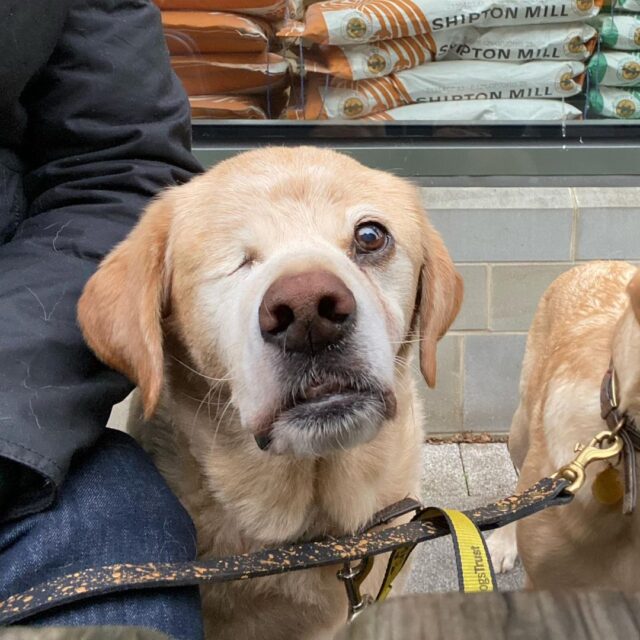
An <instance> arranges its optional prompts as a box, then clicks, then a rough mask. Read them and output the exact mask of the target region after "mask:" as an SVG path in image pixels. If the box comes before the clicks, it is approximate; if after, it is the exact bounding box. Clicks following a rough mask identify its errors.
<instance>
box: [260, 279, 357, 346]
mask: <svg viewBox="0 0 640 640" xmlns="http://www.w3.org/2000/svg"><path fill="white" fill-rule="evenodd" d="M355 314H356V300H355V298H354V297H353V293H351V291H350V289H349V288H348V287H347V285H346V284H345V283H344V282H343V281H342V280H341V279H340V278H338V276H336V275H334V274H333V273H329V272H328V271H307V272H303V273H297V274H294V275H287V276H282V277H280V278H278V279H277V280H276V281H275V282H274V283H273V284H272V285H271V286H270V287H269V289H268V290H267V292H266V293H265V295H264V298H263V299H262V303H261V304H260V310H259V314H258V318H259V322H260V331H261V332H262V337H263V339H264V340H265V342H268V343H271V344H275V345H276V346H278V347H279V348H281V349H282V350H284V351H291V352H306V353H314V352H317V351H320V350H322V349H325V348H326V347H328V346H330V345H332V344H335V343H337V342H339V341H340V340H341V339H342V338H343V337H344V336H345V335H347V333H348V332H349V331H350V330H351V328H352V327H353V325H354V320H355Z"/></svg>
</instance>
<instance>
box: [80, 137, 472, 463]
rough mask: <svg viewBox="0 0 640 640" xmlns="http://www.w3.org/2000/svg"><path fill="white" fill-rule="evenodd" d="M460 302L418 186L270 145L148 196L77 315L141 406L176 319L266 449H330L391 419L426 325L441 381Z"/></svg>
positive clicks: (429, 366)
mask: <svg viewBox="0 0 640 640" xmlns="http://www.w3.org/2000/svg"><path fill="white" fill-rule="evenodd" d="M461 299H462V282H461V279H460V277H459V275H458V274H457V273H456V271H455V270H454V267H453V264H452V262H451V259H450V257H449V254H448V253H447V251H446V249H445V247H444V245H443V243H442V240H441V239H440V236H439V235H438V234H437V233H436V232H435V231H434V230H433V228H432V227H431V226H430V224H429V223H428V221H427V219H426V217H425V213H424V210H423V207H422V204H421V200H420V195H419V192H418V190H417V189H416V188H415V187H413V186H411V185H410V184H409V183H407V182H406V181H404V180H402V179H399V178H396V177H394V176H391V175H389V174H386V173H383V172H379V171H374V170H371V169H368V168H365V167H364V166H362V165H360V164H359V163H357V162H356V161H354V160H352V159H350V158H348V157H346V156H344V155H340V154H337V153H334V152H332V151H327V150H322V149H317V148H269V149H263V150H259V151H252V152H249V153H245V154H241V155H238V156H236V157H235V158H233V159H231V160H228V161H226V162H223V163H221V164H219V165H217V166H216V167H215V168H214V169H212V170H211V171H209V172H207V173H205V174H203V175H202V176H199V177H197V178H195V179H194V180H192V181H191V182H189V183H188V184H186V185H183V186H180V187H176V188H174V189H171V190H169V191H167V192H165V193H164V194H163V195H161V196H160V197H159V198H158V199H157V200H156V201H155V202H153V203H152V204H151V205H150V206H149V208H148V210H147V211H146V212H145V214H144V215H143V217H142V219H141V220H140V222H139V224H138V225H137V226H136V227H135V229H134V230H133V231H132V232H131V233H130V235H129V236H128V237H127V239H126V240H124V242H122V243H121V244H120V245H119V246H118V247H116V249H115V250H114V251H113V252H112V253H111V254H110V255H109V256H108V257H107V258H106V259H105V261H104V262H103V264H102V265H101V266H100V268H99V270H98V271H97V273H96V274H95V275H94V276H93V277H92V278H91V280H90V281H89V283H88V285H87V287H86V289H85V291H84V293H83V295H82V298H81V300H80V303H79V319H80V324H81V326H82V329H83V331H84V334H85V337H86V339H87V341H88V343H89V345H90V346H91V347H92V348H93V350H94V351H95V352H96V354H97V355H98V356H99V357H100V358H101V359H102V360H103V361H104V362H106V363H107V364H108V365H110V366H112V367H113V368H115V369H117V370H119V371H121V372H123V373H124V374H126V375H127V376H128V377H129V378H130V379H131V380H133V381H134V382H135V383H136V384H137V385H138V387H139V389H140V391H141V394H142V398H143V402H144V407H145V412H146V415H147V416H150V415H151V414H152V413H153V411H154V409H155V407H156V404H157V402H158V399H159V396H160V393H161V391H162V388H163V379H164V367H165V353H164V349H163V342H164V340H163V338H164V326H165V324H166V323H168V322H170V324H171V327H172V328H173V329H172V330H174V331H175V332H176V333H177V334H178V338H179V340H180V341H181V343H182V345H183V347H184V349H185V350H186V352H187V353H188V355H189V359H190V361H191V363H192V365H193V368H194V369H196V370H197V371H199V372H200V373H201V374H203V375H204V376H207V377H209V378H211V379H216V380H220V379H226V380H228V381H229V382H228V384H229V388H230V395H231V399H232V402H233V404H234V406H235V408H236V409H237V410H238V413H239V416H240V422H241V425H242V428H243V429H246V430H248V431H249V432H251V433H252V434H253V435H254V436H255V438H256V441H257V442H258V444H259V445H260V446H261V447H262V448H265V449H267V448H268V449H269V451H271V452H274V453H292V454H294V455H298V456H309V455H312V456H322V455H324V454H326V453H328V452H329V451H331V450H334V449H336V448H340V447H342V448H346V447H350V446H353V445H356V444H359V443H362V442H366V441H367V440H370V439H371V438H372V437H373V436H375V434H376V433H377V432H378V430H379V428H380V427H381V425H382V424H383V423H384V422H385V420H388V419H390V418H392V417H393V416H394V413H395V411H396V378H397V376H396V365H397V362H398V360H399V359H402V358H406V356H407V355H408V349H409V343H410V342H411V341H415V340H414V337H417V336H418V335H419V336H420V351H421V356H420V359H421V368H422V372H423V374H424V376H425V379H426V381H427V383H428V384H429V385H430V386H433V385H434V384H435V376H436V343H437V341H438V340H439V338H440V337H441V336H442V335H443V334H444V333H445V331H446V330H447V329H448V327H449V325H450V324H451V322H452V321H453V319H454V318H455V316H456V313H457V311H458V308H459V306H460V303H461ZM412 336H413V337H412Z"/></svg>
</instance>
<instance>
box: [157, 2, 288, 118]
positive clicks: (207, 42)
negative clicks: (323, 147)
mask: <svg viewBox="0 0 640 640" xmlns="http://www.w3.org/2000/svg"><path fill="white" fill-rule="evenodd" d="M155 2H156V4H157V5H158V6H159V7H160V9H161V11H162V24H163V28H164V33H165V38H166V41H167V47H168V49H169V53H170V55H171V65H172V66H173V69H174V70H175V72H176V74H177V75H178V77H179V78H180V80H181V81H182V83H183V85H184V87H185V90H186V92H187V94H188V96H189V101H190V103H191V109H192V115H193V117H194V118H215V119H222V118H223V119H258V120H264V119H266V118H267V117H277V116H278V112H279V110H280V109H278V108H277V105H278V102H279V101H280V100H281V98H282V96H283V93H284V92H285V91H286V89H287V87H288V82H289V64H288V62H287V61H286V60H285V58H284V57H283V56H282V55H280V54H278V53H276V52H274V51H273V49H274V47H275V46H276V45H277V42H276V41H275V40H274V27H273V24H274V23H275V22H279V21H282V20H283V19H285V18H287V17H289V16H291V15H293V6H292V5H291V4H290V0H155Z"/></svg>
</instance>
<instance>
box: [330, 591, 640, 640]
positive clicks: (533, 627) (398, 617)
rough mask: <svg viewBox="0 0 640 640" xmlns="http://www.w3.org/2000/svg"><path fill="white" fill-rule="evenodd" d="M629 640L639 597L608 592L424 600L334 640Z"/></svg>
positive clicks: (387, 607) (636, 624)
mask: <svg viewBox="0 0 640 640" xmlns="http://www.w3.org/2000/svg"><path fill="white" fill-rule="evenodd" d="M405 638H406V639H411V640H445V639H446V640H512V639H513V638H517V639H518V640H540V639H544V640H567V638H570V639H571V640H594V639H598V638H602V639H603V640H604V639H606V640H630V639H631V638H640V596H639V595H637V594H622V593H613V592H604V591H558V592H553V593H552V592H546V591H541V592H516V593H513V592H511V593H498V592H495V593H490V594H476V595H470V594H462V593H445V594H421V595H413V596H405V597H399V598H392V599H390V600H389V601H388V602H387V603H384V604H382V605H376V606H374V607H371V608H370V609H368V610H367V611H365V612H364V613H363V614H362V615H361V616H360V617H359V618H357V619H356V620H355V621H354V622H353V623H352V624H351V625H349V626H348V627H346V628H345V629H343V630H342V632H341V633H339V634H338V636H337V637H336V640H401V639H405Z"/></svg>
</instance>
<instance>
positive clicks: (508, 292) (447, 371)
mask: <svg viewBox="0 0 640 640" xmlns="http://www.w3.org/2000/svg"><path fill="white" fill-rule="evenodd" d="M423 194H424V202H425V206H426V207H427V210H428V212H429V216H430V218H431V221H432V222H433V224H434V226H435V227H436V228H437V229H438V230H439V231H440V233H441V234H442V236H443V238H444V240H445V243H446V244H447V246H448V248H449V251H450V252H451V255H452V257H453V259H454V261H455V262H456V264H457V266H458V269H459V271H460V273H461V274H462V276H463V277H464V280H465V288H466V292H465V301H464V304H463V307H462V310H461V313H460V315H459V317H458V319H457V320H456V322H455V324H454V325H453V327H452V330H451V331H450V333H449V334H448V335H447V336H445V338H443V340H441V342H440V346H439V351H438V382H437V387H436V389H435V390H429V389H427V388H426V386H425V385H424V383H423V382H422V380H421V379H419V376H418V375H417V374H416V377H417V378H418V379H419V384H420V390H421V395H422V398H423V404H424V408H425V413H426V416H427V421H426V430H427V432H428V433H430V434H447V433H455V432H460V431H489V432H493V433H499V432H505V431H508V430H509V426H510V423H511V417H512V415H513V412H514V411H515V409H516V407H517V404H518V382H519V377H520V366H521V362H522V357H523V354H524V348H525V341H526V334H527V330H528V328H529V325H530V323H531V320H532V318H533V314H534V312H535V309H536V307H537V304H538V301H539V299H540V297H541V296H542V294H543V293H544V291H545V290H546V288H547V287H548V286H549V284H551V282H552V281H553V280H554V279H555V278H556V277H557V276H558V275H560V274H561V273H562V272H564V271H566V270H567V269H570V268H571V267H573V266H574V265H576V264H578V263H581V262H585V261H589V260H595V259H617V260H628V261H630V262H636V261H638V260H640V188H586V187H585V188H583V187H577V188H486V187H478V188H441V187H429V188H424V189H423ZM416 369H417V367H416Z"/></svg>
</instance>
